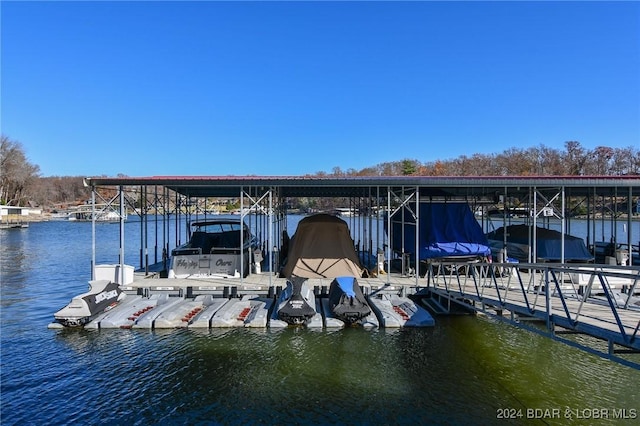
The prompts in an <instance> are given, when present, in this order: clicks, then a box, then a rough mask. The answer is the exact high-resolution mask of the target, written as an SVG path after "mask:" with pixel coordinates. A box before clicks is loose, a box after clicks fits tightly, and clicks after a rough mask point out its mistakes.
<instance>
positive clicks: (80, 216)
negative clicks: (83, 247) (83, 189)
mask: <svg viewBox="0 0 640 426" xmlns="http://www.w3.org/2000/svg"><path fill="white" fill-rule="evenodd" d="M94 217H95V221H96V222H119V221H120V212H119V211H118V210H117V206H112V205H107V204H96V205H95V206H92V205H90V204H83V205H80V206H76V207H72V208H70V209H69V210H68V212H67V220H70V221H72V222H90V221H92V220H94ZM124 219H125V220H126V219H127V213H126V211H125V213H124Z"/></svg>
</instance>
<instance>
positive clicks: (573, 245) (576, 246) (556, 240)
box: [487, 224, 594, 263]
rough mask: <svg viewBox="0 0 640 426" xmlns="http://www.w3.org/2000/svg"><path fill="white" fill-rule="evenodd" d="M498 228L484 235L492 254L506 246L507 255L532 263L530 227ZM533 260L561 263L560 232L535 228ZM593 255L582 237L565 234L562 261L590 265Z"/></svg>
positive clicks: (531, 232)
mask: <svg viewBox="0 0 640 426" xmlns="http://www.w3.org/2000/svg"><path fill="white" fill-rule="evenodd" d="M506 232H507V235H506V239H505V235H504V234H505V227H500V228H498V229H496V230H495V231H491V232H489V233H488V234H487V239H488V240H489V244H490V246H491V248H492V250H493V252H494V253H498V252H499V251H500V250H501V249H502V248H504V247H505V241H506V250H507V256H508V257H510V258H514V259H518V261H520V262H529V261H534V259H530V258H529V255H530V254H531V255H532V256H533V225H525V224H520V225H509V226H507V227H506ZM535 254H536V259H535V261H537V262H560V261H561V260H562V258H563V257H562V233H561V232H558V231H554V230H553V229H547V228H541V227H539V226H538V227H536V253H535ZM593 259H594V257H593V255H592V254H591V253H589V250H588V249H587V246H586V245H585V243H584V241H583V240H582V238H578V237H574V236H573V235H569V234H564V261H565V262H579V263H587V262H592V261H593Z"/></svg>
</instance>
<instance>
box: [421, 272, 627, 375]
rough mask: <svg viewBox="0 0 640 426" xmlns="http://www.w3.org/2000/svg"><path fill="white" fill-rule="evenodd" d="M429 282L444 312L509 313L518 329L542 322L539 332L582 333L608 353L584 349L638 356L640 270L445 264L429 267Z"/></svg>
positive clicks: (500, 315)
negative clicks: (543, 325) (605, 344)
mask: <svg viewBox="0 0 640 426" xmlns="http://www.w3.org/2000/svg"><path fill="white" fill-rule="evenodd" d="M425 279H426V282H427V290H428V291H427V294H428V295H429V297H430V298H431V299H433V301H434V304H435V305H436V306H439V307H441V308H442V309H443V310H444V311H445V313H446V311H448V310H450V309H452V307H455V308H458V309H459V308H460V307H461V306H463V307H465V308H468V309H470V310H473V311H477V312H484V313H487V314H491V315H496V316H499V317H504V315H505V312H507V313H509V318H510V321H511V322H513V323H515V324H528V323H529V321H525V319H537V320H540V321H542V322H544V323H545V325H546V327H544V328H542V327H537V328H536V330H538V331H540V330H541V329H542V330H545V329H546V332H545V333H544V334H548V335H550V336H552V337H554V338H559V335H561V334H566V333H581V334H586V335H589V336H592V337H595V338H596V339H597V340H599V341H600V342H601V341H603V340H604V341H606V342H607V344H608V347H607V349H606V350H604V351H603V350H602V348H600V349H598V345H597V344H596V345H595V349H594V348H583V349H587V350H589V351H590V352H594V353H597V354H599V355H602V356H605V357H607V358H612V359H613V358H614V357H615V354H616V353H623V352H634V353H637V354H638V356H639V357H640V331H639V329H640V267H638V266H613V265H595V264H551V263H549V264H545V263H536V264H527V263H483V262H455V261H442V262H431V263H429V264H428V268H427V272H426V275H425ZM557 326H559V327H561V328H556V327H557ZM560 340H564V339H560ZM565 343H570V344H573V345H574V346H578V347H581V346H582V345H581V344H577V343H575V342H574V341H566V342H565ZM619 361H620V360H619ZM622 361H624V363H625V364H628V365H632V366H634V367H635V368H640V363H634V362H630V363H629V362H626V361H625V360H622ZM639 361H640V359H639Z"/></svg>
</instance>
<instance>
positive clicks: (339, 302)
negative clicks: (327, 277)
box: [329, 277, 371, 324]
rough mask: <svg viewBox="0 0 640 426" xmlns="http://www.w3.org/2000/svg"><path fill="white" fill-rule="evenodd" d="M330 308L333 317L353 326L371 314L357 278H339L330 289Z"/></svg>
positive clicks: (332, 282)
mask: <svg viewBox="0 0 640 426" xmlns="http://www.w3.org/2000/svg"><path fill="white" fill-rule="evenodd" d="M329 306H330V308H331V311H332V312H333V315H334V316H335V317H336V318H338V319H340V320H342V321H344V322H345V324H353V323H355V322H357V321H359V320H361V319H362V318H364V317H366V316H367V315H369V314H370V313H371V308H370V307H369V304H368V303H367V300H366V299H365V297H364V294H362V290H361V289H360V286H359V285H358V281H357V280H356V278H355V277H337V278H335V279H334V280H333V281H331V286H330V287H329Z"/></svg>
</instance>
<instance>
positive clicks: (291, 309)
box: [278, 277, 316, 325]
mask: <svg viewBox="0 0 640 426" xmlns="http://www.w3.org/2000/svg"><path fill="white" fill-rule="evenodd" d="M315 305H316V302H315V295H314V294H313V291H311V289H310V288H309V286H308V284H307V278H302V277H291V278H290V279H289V280H287V287H286V288H285V289H284V291H283V292H282V296H281V298H280V303H279V305H278V318H279V319H281V320H282V321H285V322H287V323H288V324H293V325H301V324H305V323H306V322H307V321H308V320H309V319H311V318H312V317H313V316H314V315H315V314H316V310H315Z"/></svg>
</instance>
